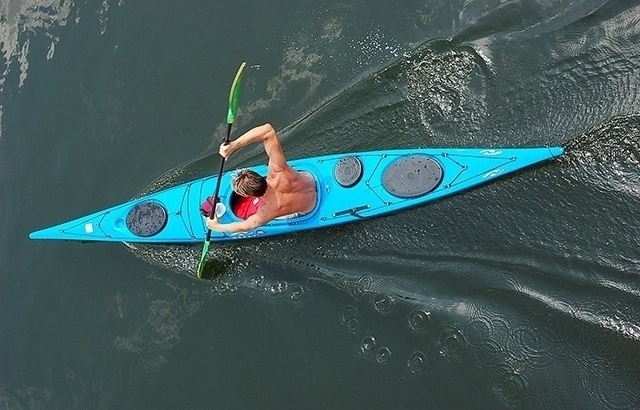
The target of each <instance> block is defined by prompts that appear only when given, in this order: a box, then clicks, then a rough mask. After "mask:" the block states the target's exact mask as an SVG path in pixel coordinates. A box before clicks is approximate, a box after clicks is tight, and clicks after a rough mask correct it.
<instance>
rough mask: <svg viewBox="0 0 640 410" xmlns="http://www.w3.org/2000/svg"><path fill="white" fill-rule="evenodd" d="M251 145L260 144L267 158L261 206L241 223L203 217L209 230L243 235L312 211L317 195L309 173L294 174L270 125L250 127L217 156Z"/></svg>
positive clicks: (225, 146) (224, 155) (295, 172)
mask: <svg viewBox="0 0 640 410" xmlns="http://www.w3.org/2000/svg"><path fill="white" fill-rule="evenodd" d="M255 142H263V144H264V149H265V152H266V153H267V156H268V157H269V166H268V173H267V177H266V182H267V189H266V192H265V193H264V195H263V196H262V197H263V199H264V204H263V205H262V206H261V207H260V209H259V210H258V212H257V213H256V214H255V215H252V216H250V217H249V218H247V219H246V220H245V221H242V222H235V223H230V224H221V223H219V222H218V221H217V219H215V218H214V219H209V218H206V223H207V226H208V227H209V228H210V229H211V230H215V231H225V232H244V231H249V230H251V229H255V228H257V227H258V226H261V225H264V224H266V223H268V222H269V221H271V220H273V219H275V218H278V217H282V216H287V215H291V214H296V213H307V212H310V211H311V210H313V208H314V206H315V203H316V195H317V193H316V184H315V181H314V179H313V177H312V176H311V175H310V174H308V173H305V172H302V173H301V172H298V171H296V170H294V169H293V168H291V167H290V166H289V164H287V160H286V158H285V156H284V151H283V150H282V146H281V145H280V141H279V140H278V136H277V135H276V132H275V130H274V129H273V127H272V126H271V125H270V124H265V125H261V126H259V127H256V128H253V129H251V130H249V131H247V132H246V133H244V134H243V135H242V136H240V137H239V138H238V139H236V140H235V141H232V142H231V143H229V144H227V145H224V144H223V145H221V146H220V155H222V156H223V157H224V158H228V157H229V156H230V155H231V154H232V153H233V152H235V151H237V150H239V149H241V148H243V147H245V146H247V145H249V144H251V143H255Z"/></svg>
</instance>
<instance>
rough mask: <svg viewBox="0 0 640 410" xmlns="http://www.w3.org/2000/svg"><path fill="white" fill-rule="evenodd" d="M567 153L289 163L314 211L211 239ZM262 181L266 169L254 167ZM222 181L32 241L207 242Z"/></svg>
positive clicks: (334, 213) (271, 229)
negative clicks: (305, 182) (207, 212)
mask: <svg viewBox="0 0 640 410" xmlns="http://www.w3.org/2000/svg"><path fill="white" fill-rule="evenodd" d="M563 153H564V149H563V148H562V147H540V148H504V149H477V148H473V149H472V148H463V149H450V148H424V149H400V150H388V151H371V152H360V153H351V154H334V155H325V156H319V157H313V158H305V159H297V160H292V161H290V162H289V163H290V165H291V166H292V167H293V168H294V169H296V170H298V171H301V172H308V173H310V174H311V175H312V176H313V177H314V178H315V179H316V188H317V201H316V206H315V208H314V209H313V210H312V211H311V212H309V213H307V214H305V215H302V216H298V217H292V218H278V219H276V220H273V221H271V222H269V223H268V224H266V225H264V226H261V227H259V228H257V229H255V230H252V231H249V232H245V233H238V234H229V233H220V232H213V233H212V241H228V240H238V239H245V238H258V237H266V236H273V235H280V234H285V233H293V232H297V231H301V230H308V229H318V228H325V227H329V226H334V225H339V224H345V223H350V222H355V221H359V220H362V219H366V218H372V217H376V216H380V215H385V214H389V213H393V212H398V211H400V210H402V209H406V208H409V207H413V206H417V205H421V204H424V203H427V202H431V201H435V200H437V199H440V198H443V197H446V196H450V195H453V194H456V193H459V192H462V191H465V190H468V189H470V188H473V187H475V186H478V185H481V184H484V183H487V182H489V181H491V180H494V179H496V178H499V177H502V176H504V175H507V174H510V173H513V172H516V171H518V170H521V169H523V168H526V167H529V166H531V165H534V164H537V163H540V162H542V161H546V160H549V159H553V158H556V157H559V156H561V155H562V154H563ZM251 169H253V170H254V171H256V172H258V173H260V174H262V175H265V174H266V171H267V167H266V166H265V165H261V166H256V167H251ZM233 174H234V172H233V171H229V172H226V173H224V174H223V175H222V180H221V190H220V202H221V203H222V204H223V208H225V209H226V211H225V212H224V213H223V214H222V215H220V216H219V220H220V222H221V223H231V222H236V221H239V220H240V219H239V218H238V217H237V216H235V215H234V214H233V212H232V211H231V201H232V197H233V191H232V190H231V180H232V177H233ZM216 182H217V176H213V177H207V178H202V179H198V180H195V181H192V182H188V183H185V184H181V185H178V186H175V187H171V188H168V189H166V190H163V191H160V192H156V193H154V194H150V195H147V196H143V197H140V198H136V199H134V200H131V201H128V202H125V203H123V204H120V205H116V206H113V207H111V208H107V209H105V210H102V211H99V212H95V213H92V214H89V215H87V216H84V217H80V218H77V219H74V220H71V221H69V222H66V223H62V224H59V225H55V226H52V227H50V228H46V229H42V230H39V231H36V232H33V233H31V234H30V235H29V237H30V238H31V239H55V240H74V241H106V242H139V243H189V242H202V241H203V240H204V238H205V235H206V229H207V228H206V226H205V224H204V220H203V218H202V216H201V213H200V209H199V208H200V205H201V204H202V203H203V202H204V201H205V200H206V198H207V196H209V195H211V193H212V192H213V189H214V187H215V184H216Z"/></svg>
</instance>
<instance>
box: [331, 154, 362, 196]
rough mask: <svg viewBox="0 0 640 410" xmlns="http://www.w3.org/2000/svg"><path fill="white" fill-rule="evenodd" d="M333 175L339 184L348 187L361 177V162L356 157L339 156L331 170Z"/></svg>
mask: <svg viewBox="0 0 640 410" xmlns="http://www.w3.org/2000/svg"><path fill="white" fill-rule="evenodd" d="M333 175H334V177H335V178H336V181H338V183H339V184H340V185H342V186H343V187H345V188H350V187H352V186H354V185H355V184H357V183H358V182H359V181H360V178H362V162H361V161H360V159H358V157H344V158H341V159H340V161H338V163H337V164H336V166H335V168H334V170H333Z"/></svg>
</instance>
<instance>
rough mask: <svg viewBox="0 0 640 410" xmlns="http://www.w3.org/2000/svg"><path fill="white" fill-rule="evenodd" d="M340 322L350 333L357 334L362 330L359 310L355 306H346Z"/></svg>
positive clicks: (342, 311) (341, 313)
mask: <svg viewBox="0 0 640 410" xmlns="http://www.w3.org/2000/svg"><path fill="white" fill-rule="evenodd" d="M340 324H342V325H343V326H345V327H346V328H347V330H348V331H349V332H350V333H353V334H356V333H357V332H358V330H360V322H359V321H358V310H357V309H356V308H355V307H354V306H351V305H349V306H345V307H343V308H342V310H341V311H340Z"/></svg>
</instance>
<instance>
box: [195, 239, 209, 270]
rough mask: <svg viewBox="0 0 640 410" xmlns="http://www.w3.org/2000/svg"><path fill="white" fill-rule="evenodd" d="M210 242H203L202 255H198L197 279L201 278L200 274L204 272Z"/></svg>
mask: <svg viewBox="0 0 640 410" xmlns="http://www.w3.org/2000/svg"><path fill="white" fill-rule="evenodd" d="M210 244H211V242H210V241H204V246H203V247H202V255H200V262H199V263H198V271H197V272H198V279H200V278H202V272H204V265H205V261H206V260H207V254H208V253H209V245H210Z"/></svg>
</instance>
